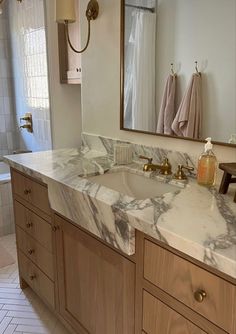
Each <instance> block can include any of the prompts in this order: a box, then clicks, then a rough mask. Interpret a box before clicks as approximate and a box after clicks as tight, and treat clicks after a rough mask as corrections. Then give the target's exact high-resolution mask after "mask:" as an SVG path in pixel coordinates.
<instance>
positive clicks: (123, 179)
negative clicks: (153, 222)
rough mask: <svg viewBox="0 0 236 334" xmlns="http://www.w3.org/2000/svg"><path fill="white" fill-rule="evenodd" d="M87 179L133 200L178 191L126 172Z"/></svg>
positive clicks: (173, 187)
mask: <svg viewBox="0 0 236 334" xmlns="http://www.w3.org/2000/svg"><path fill="white" fill-rule="evenodd" d="M87 179H88V180H89V181H92V182H95V183H97V184H100V185H102V186H105V187H107V188H110V189H112V190H115V191H118V192H120V193H122V194H124V195H128V196H130V197H133V198H135V199H147V198H154V197H157V196H162V195H164V194H166V193H169V192H174V191H176V190H179V187H177V186H174V185H171V184H168V183H163V182H161V181H157V180H155V179H150V178H147V177H145V176H142V175H137V174H134V173H131V172H128V171H119V172H113V173H106V174H102V175H96V176H90V177H87Z"/></svg>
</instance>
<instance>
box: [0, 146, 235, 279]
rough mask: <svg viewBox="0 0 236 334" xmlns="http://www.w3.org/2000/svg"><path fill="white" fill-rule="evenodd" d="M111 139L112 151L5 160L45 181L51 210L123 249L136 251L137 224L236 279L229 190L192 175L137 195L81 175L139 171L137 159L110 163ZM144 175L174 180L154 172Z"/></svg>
mask: <svg viewBox="0 0 236 334" xmlns="http://www.w3.org/2000/svg"><path fill="white" fill-rule="evenodd" d="M110 144H111V143H108V144H107V143H106V146H107V147H108V150H110V152H107V149H106V150H103V151H100V152H98V151H94V150H91V147H90V148H89V145H87V144H86V143H84V145H83V148H82V150H81V151H80V150H77V149H68V150H66V149H64V150H57V151H48V152H38V153H28V154H21V155H12V156H8V157H5V159H4V160H5V162H7V163H8V164H9V165H10V166H11V167H13V168H16V169H18V170H20V171H22V172H24V173H26V174H28V175H30V176H33V177H35V178H37V179H39V180H41V181H43V182H44V183H46V184H47V185H48V190H49V201H50V204H51V207H52V209H53V210H55V211H57V212H59V213H61V214H62V215H63V216H65V217H67V218H68V219H71V220H73V221H74V222H75V223H77V224H78V225H80V226H82V227H84V228H85V229H87V230H88V231H90V232H91V233H93V234H94V235H96V236H98V237H100V238H102V239H103V240H105V241H107V242H108V243H109V244H111V245H113V246H115V247H116V248H117V249H119V250H121V251H123V252H124V253H126V254H128V255H132V254H134V252H135V229H138V230H140V231H142V232H144V233H146V234H148V235H150V236H152V237H154V238H156V239H158V240H161V241H162V242H164V243H166V244H168V245H170V246H171V247H173V248H175V249H177V250H179V251H182V252H183V253H185V254H187V255H189V256H191V257H193V258H195V259H197V260H199V261H201V262H204V263H207V264H208V265H209V266H212V267H214V268H216V269H218V270H220V271H222V272H224V273H226V274H228V275H229V276H232V277H233V278H236V205H235V203H232V201H233V194H232V193H229V195H227V196H222V195H219V194H218V192H217V189H216V188H214V187H212V188H210V189H209V188H204V187H202V186H199V185H198V184H197V183H196V180H195V179H193V178H190V179H189V182H188V184H183V183H180V184H179V187H178V190H176V191H175V192H173V193H168V194H165V195H163V196H160V197H156V198H152V199H146V200H136V199H134V198H131V197H128V196H125V195H123V194H121V193H118V192H116V191H113V190H111V189H108V188H106V187H103V186H100V185H98V184H95V183H92V182H90V181H88V180H87V179H85V178H83V176H86V175H95V174H97V173H103V172H104V171H107V170H109V172H115V169H117V168H121V169H122V168H128V169H129V170H130V171H131V172H134V173H139V174H140V173H142V169H141V165H140V164H138V163H137V162H134V163H133V164H132V165H128V166H125V167H117V166H114V164H113V160H112V148H111V145H110ZM109 145H110V146H109ZM109 147H110V148H109ZM165 153H166V152H165ZM169 153H173V152H169ZM162 155H164V152H162V154H161V156H162ZM186 157H187V155H186ZM187 159H188V157H187ZM136 160H137V159H136ZM145 176H146V177H151V178H154V177H157V178H158V179H159V181H160V182H172V180H171V179H170V178H167V179H165V178H163V177H160V176H156V175H155V174H154V173H147V174H145Z"/></svg>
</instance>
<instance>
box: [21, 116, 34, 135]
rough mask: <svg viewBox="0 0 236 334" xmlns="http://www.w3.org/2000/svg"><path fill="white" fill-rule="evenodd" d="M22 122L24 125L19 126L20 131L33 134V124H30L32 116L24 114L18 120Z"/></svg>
mask: <svg viewBox="0 0 236 334" xmlns="http://www.w3.org/2000/svg"><path fill="white" fill-rule="evenodd" d="M21 121H24V122H26V123H25V124H23V125H21V126H20V129H26V130H27V131H28V132H30V133H32V132H33V122H32V114H31V113H26V114H25V115H24V116H23V117H21V118H20V122H21Z"/></svg>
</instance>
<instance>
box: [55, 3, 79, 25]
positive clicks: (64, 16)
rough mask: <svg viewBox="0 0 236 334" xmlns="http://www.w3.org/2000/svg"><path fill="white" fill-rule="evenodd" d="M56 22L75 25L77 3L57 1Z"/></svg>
mask: <svg viewBox="0 0 236 334" xmlns="http://www.w3.org/2000/svg"><path fill="white" fill-rule="evenodd" d="M56 21H57V23H64V22H65V21H68V23H73V22H75V21H76V12H75V1H74V0H56Z"/></svg>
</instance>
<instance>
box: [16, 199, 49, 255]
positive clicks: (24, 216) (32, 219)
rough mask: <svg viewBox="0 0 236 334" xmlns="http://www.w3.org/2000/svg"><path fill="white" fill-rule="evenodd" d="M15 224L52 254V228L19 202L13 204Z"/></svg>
mask: <svg viewBox="0 0 236 334" xmlns="http://www.w3.org/2000/svg"><path fill="white" fill-rule="evenodd" d="M14 208H15V222H16V225H17V226H19V227H21V228H22V229H23V230H24V231H26V232H27V233H28V234H30V235H31V236H32V237H33V238H34V239H36V240H37V241H38V242H39V243H40V244H41V245H42V246H44V247H45V248H46V249H47V250H48V251H49V252H51V253H52V226H51V224H49V223H48V222H47V221H46V220H44V219H42V218H41V217H39V216H38V215H36V214H35V213H33V212H32V211H30V210H29V209H27V208H26V207H24V205H22V204H20V203H19V202H17V201H15V202H14Z"/></svg>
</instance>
